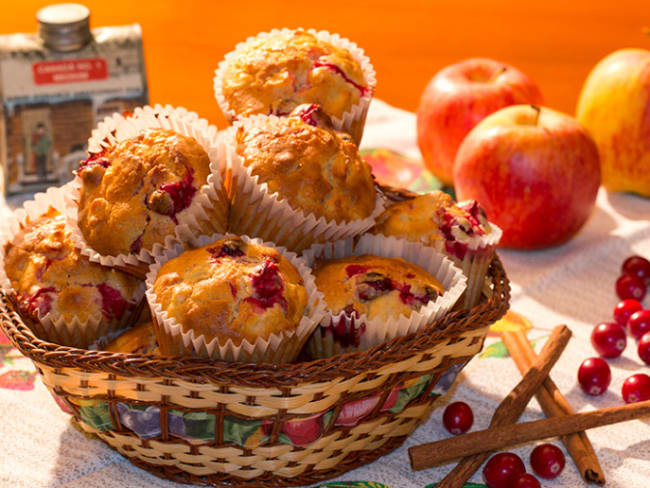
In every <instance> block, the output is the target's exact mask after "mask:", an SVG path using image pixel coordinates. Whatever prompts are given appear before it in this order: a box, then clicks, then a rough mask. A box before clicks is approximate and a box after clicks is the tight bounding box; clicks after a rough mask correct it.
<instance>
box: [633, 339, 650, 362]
mask: <svg viewBox="0 0 650 488" xmlns="http://www.w3.org/2000/svg"><path fill="white" fill-rule="evenodd" d="M636 352H637V353H638V354H639V357H640V358H641V361H643V362H644V363H646V364H647V365H650V332H646V333H645V334H643V337H641V340H640V341H639V344H638V346H637V348H636Z"/></svg>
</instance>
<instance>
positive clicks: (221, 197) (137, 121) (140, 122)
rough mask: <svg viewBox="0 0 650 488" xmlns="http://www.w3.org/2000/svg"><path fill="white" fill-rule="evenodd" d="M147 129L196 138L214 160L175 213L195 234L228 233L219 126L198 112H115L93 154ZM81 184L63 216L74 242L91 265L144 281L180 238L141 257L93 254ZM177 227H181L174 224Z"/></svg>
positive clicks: (93, 143) (94, 140) (76, 183)
mask: <svg viewBox="0 0 650 488" xmlns="http://www.w3.org/2000/svg"><path fill="white" fill-rule="evenodd" d="M146 129H166V130H171V131H174V132H176V133H179V134H181V135H184V136H187V137H193V138H194V139H196V141H197V142H198V143H199V145H200V146H201V147H203V149H204V150H205V151H206V153H207V154H208V157H209V159H210V168H209V169H210V173H209V175H208V178H207V181H206V182H205V183H204V184H203V185H202V186H201V187H200V188H199V189H198V191H197V192H196V194H195V195H194V197H193V198H192V202H191V204H190V205H189V207H187V208H185V209H183V210H182V211H180V212H178V213H177V214H176V218H177V219H178V223H179V224H186V225H188V226H190V227H191V228H192V229H193V230H194V232H195V233H196V235H202V234H210V233H213V232H225V230H226V228H227V225H228V211H229V202H228V197H227V195H226V192H225V190H224V188H223V182H222V174H223V172H222V168H221V164H220V160H219V158H218V147H217V140H218V133H217V128H216V127H215V126H212V125H210V124H209V123H208V122H207V120H205V119H201V118H199V116H198V115H197V114H196V113H194V112H189V111H188V110H187V109H185V108H182V107H178V108H174V107H171V106H169V105H167V106H164V107H163V106H161V105H156V106H155V107H150V106H145V107H138V108H136V109H135V110H134V111H133V115H132V116H127V117H124V116H123V115H121V114H117V113H116V114H114V115H112V116H110V117H106V118H105V119H104V121H103V122H101V123H100V124H99V125H98V126H97V128H96V129H95V130H93V132H92V135H91V137H90V139H89V140H88V148H89V152H90V153H91V154H93V153H98V152H100V151H102V150H103V149H104V148H106V147H109V146H111V145H113V144H116V143H119V142H122V141H124V140H127V139H129V138H132V137H134V136H136V135H138V134H139V133H141V132H143V131H145V130H146ZM81 186H82V183H81V180H80V177H79V176H77V177H76V178H75V180H73V182H72V185H71V190H70V192H69V193H68V194H67V195H66V198H65V202H64V203H65V207H64V213H65V215H66V220H67V223H68V225H69V227H70V229H71V230H72V236H73V239H74V241H75V243H76V245H77V247H79V249H81V252H82V254H84V255H85V256H88V257H89V258H90V260H91V261H94V262H98V263H100V264H102V265H104V266H110V267H114V268H118V269H121V270H123V271H126V272H128V273H131V274H134V275H135V276H138V277H139V278H144V275H145V274H146V272H147V269H148V266H149V264H151V263H152V262H153V261H154V259H155V257H156V256H158V255H160V254H161V253H162V251H163V249H164V248H166V247H168V246H170V245H173V244H174V242H175V241H176V240H177V239H178V237H177V235H176V233H175V235H169V236H166V237H165V240H164V242H161V243H156V244H154V245H153V246H152V248H151V249H141V250H140V251H139V252H138V253H129V254H126V253H123V254H118V255H106V254H101V253H99V252H97V251H95V250H94V249H93V248H92V247H91V246H90V245H88V244H87V242H86V240H85V238H84V236H83V233H82V231H81V229H80V228H79V225H78V214H79V209H78V205H79V201H80V198H81ZM176 227H178V225H177V226H176Z"/></svg>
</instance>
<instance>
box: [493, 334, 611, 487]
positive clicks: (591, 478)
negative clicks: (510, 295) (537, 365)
mask: <svg viewBox="0 0 650 488" xmlns="http://www.w3.org/2000/svg"><path fill="white" fill-rule="evenodd" d="M503 342H504V344H505V345H506V347H507V348H508V351H509V352H510V356H511V357H512V359H513V360H514V362H515V364H516V365H517V368H519V371H521V374H522V375H524V374H526V371H528V368H530V365H531V364H532V363H533V361H534V360H535V358H536V357H537V355H536V354H535V350H534V349H533V346H532V345H531V344H530V342H528V339H527V337H526V334H525V332H524V331H522V330H518V331H516V332H512V331H508V332H505V333H504V334H503ZM535 396H536V398H537V401H538V402H539V404H540V406H541V407H542V410H543V411H544V413H545V414H546V416H547V417H559V416H560V415H571V414H574V413H575V411H574V410H573V408H571V405H570V404H569V402H568V401H567V399H566V398H565V397H564V395H562V393H561V392H560V390H559V389H558V387H557V385H556V384H555V383H554V382H553V380H552V379H551V378H550V376H549V377H547V378H546V379H545V380H544V383H543V384H542V387H541V388H540V389H539V390H538V391H537V393H536V395H535ZM562 442H563V443H564V446H565V447H566V449H567V451H568V453H569V455H570V456H571V458H572V459H573V462H574V463H575V465H576V468H578V471H580V475H581V476H582V478H583V479H584V480H585V481H586V482H587V483H596V484H598V485H604V484H605V474H604V473H603V470H602V468H601V467H600V463H599V462H598V457H597V456H596V452H595V451H594V448H593V446H592V445H591V441H590V440H589V437H587V434H586V433H585V432H577V433H575V434H569V435H566V436H563V437H562Z"/></svg>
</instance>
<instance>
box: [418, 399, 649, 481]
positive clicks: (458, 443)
mask: <svg viewBox="0 0 650 488" xmlns="http://www.w3.org/2000/svg"><path fill="white" fill-rule="evenodd" d="M647 416H650V400H646V401H643V402H638V403H630V404H628V405H619V406H616V407H608V408H603V409H600V410H592V411H591V412H582V413H574V414H573V415H562V416H560V417H550V418H546V419H542V420H534V421H532V422H523V423H521V424H515V425H501V426H496V427H490V428H489V429H486V430H480V431H476V432H470V433H469V434H463V435H459V436H456V437H451V438H448V439H443V440H441V441H437V442H432V443H429V444H425V445H424V446H426V449H427V451H426V452H427V453H429V455H428V456H426V459H424V458H425V456H424V454H425V453H424V451H417V452H416V455H415V456H412V458H411V460H412V463H413V461H416V462H417V463H418V466H420V465H421V464H422V463H423V462H424V463H426V465H425V466H423V467H431V466H435V465H438V464H442V463H445V462H447V461H451V460H452V459H457V458H459V457H462V456H473V455H476V454H479V453H483V452H485V451H496V450H501V449H505V448H508V447H511V446H514V445H516V444H523V443H526V442H532V441H538V440H540V439H547V438H549V437H556V436H563V435H568V434H573V433H576V432H581V431H584V430H589V429H594V428H596V427H603V426H605V425H611V424H617V423H619V422H626V421H628V420H636V419H639V418H642V417H647ZM421 447H422V446H417V448H421ZM411 449H416V448H411ZM414 458H415V459H414ZM439 486H442V485H440V484H438V485H436V488H438V487H439ZM446 486H461V485H458V484H456V485H446Z"/></svg>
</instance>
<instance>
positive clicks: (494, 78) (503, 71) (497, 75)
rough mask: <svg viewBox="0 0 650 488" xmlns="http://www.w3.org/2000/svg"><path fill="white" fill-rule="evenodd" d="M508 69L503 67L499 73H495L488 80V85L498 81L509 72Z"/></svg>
mask: <svg viewBox="0 0 650 488" xmlns="http://www.w3.org/2000/svg"><path fill="white" fill-rule="evenodd" d="M507 69H508V67H507V66H502V67H501V69H500V70H499V71H497V72H496V73H494V74H493V75H492V76H490V79H489V80H488V83H489V82H491V81H494V80H496V79H497V78H498V77H499V76H501V75H502V74H503V73H505V72H506V71H507Z"/></svg>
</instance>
